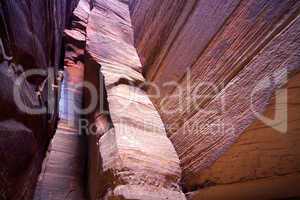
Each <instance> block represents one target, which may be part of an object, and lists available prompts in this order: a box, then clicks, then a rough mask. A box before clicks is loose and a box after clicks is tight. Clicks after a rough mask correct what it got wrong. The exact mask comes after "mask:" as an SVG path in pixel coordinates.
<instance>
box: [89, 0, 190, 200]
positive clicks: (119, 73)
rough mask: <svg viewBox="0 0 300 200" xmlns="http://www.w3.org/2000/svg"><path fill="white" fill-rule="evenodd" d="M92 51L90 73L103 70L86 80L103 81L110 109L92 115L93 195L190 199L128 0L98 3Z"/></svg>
mask: <svg viewBox="0 0 300 200" xmlns="http://www.w3.org/2000/svg"><path fill="white" fill-rule="evenodd" d="M86 51H87V54H88V55H87V59H88V61H87V62H86V68H87V71H89V70H90V69H89V68H92V69H97V68H98V71H99V74H96V75H94V76H93V74H92V73H95V70H91V71H90V74H86V78H87V80H89V79H91V80H94V81H95V80H96V81H98V85H99V87H100V88H102V90H100V93H99V95H101V96H102V97H105V98H104V99H106V102H102V103H103V104H104V105H103V106H102V108H104V109H102V110H100V107H99V108H97V111H95V115H93V116H92V117H91V120H92V122H96V127H97V132H96V134H97V136H89V137H93V138H99V139H98V141H97V140H96V141H95V140H94V141H93V140H89V141H91V142H92V143H93V144H92V145H94V148H93V149H92V151H91V152H90V155H91V154H94V153H95V154H94V155H93V156H92V157H91V158H92V159H93V160H98V162H97V165H99V166H95V165H90V166H94V169H93V170H98V171H96V173H94V175H91V176H90V177H94V176H98V177H96V178H95V177H94V179H93V180H92V181H94V182H90V186H91V185H94V186H93V187H94V188H92V189H91V190H90V196H91V197H92V199H145V200H146V199H149V200H150V199H151V200H152V199H185V196H184V194H183V193H182V192H181V189H180V187H179V180H180V177H181V169H180V167H179V159H178V156H177V154H176V152H175V149H174V147H173V145H172V144H171V142H170V140H169V139H168V138H167V136H166V132H165V129H164V126H163V123H162V121H161V119H160V116H159V114H158V112H157V111H156V109H155V107H154V106H153V104H152V102H151V101H150V99H149V98H148V96H147V94H146V92H145V91H144V90H143V83H144V78H143V76H142V66H141V63H140V60H139V57H138V55H137V52H136V49H135V47H134V45H133V29H132V26H131V20H130V14H129V8H128V4H127V3H126V2H123V1H118V0H105V1H104V0H95V1H93V9H92V10H91V13H90V17H89V22H88V27H87V47H86ZM97 76H98V77H99V78H97ZM93 77H94V78H93ZM99 79H100V80H102V81H101V82H99ZM105 111H109V112H105ZM95 142H97V143H96V144H95ZM91 162H93V161H91ZM94 162H96V161H94ZM98 163H99V164H98ZM95 168H96V169H95ZM95 185H97V187H95Z"/></svg>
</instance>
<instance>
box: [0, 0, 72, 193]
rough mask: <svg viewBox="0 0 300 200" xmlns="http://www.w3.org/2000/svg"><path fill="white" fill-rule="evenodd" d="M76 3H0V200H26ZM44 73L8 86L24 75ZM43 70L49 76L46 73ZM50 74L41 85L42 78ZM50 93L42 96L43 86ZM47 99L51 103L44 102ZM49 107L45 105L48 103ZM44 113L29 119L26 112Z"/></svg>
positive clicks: (50, 122)
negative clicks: (64, 34)
mask: <svg viewBox="0 0 300 200" xmlns="http://www.w3.org/2000/svg"><path fill="white" fill-rule="evenodd" d="M76 4H77V0H47V1H45V0H37V1H33V0H29V1H15V0H1V1H0V39H1V43H0V45H1V46H0V82H1V83H0V160H1V164H0V199H32V195H33V190H34V186H35V183H36V181H37V177H38V174H39V172H40V170H41V165H42V161H43V159H44V156H45V152H46V150H47V147H48V143H49V141H50V139H51V138H52V136H53V134H54V130H55V127H56V124H57V118H58V112H57V108H58V96H59V95H58V90H57V88H56V87H52V85H54V86H55V85H59V84H60V83H59V82H60V80H61V76H60V73H59V72H58V70H59V66H61V54H62V51H61V48H62V36H63V31H64V28H65V26H66V25H67V22H68V20H69V17H70V16H71V14H72V11H73V9H74V8H75V6H76ZM33 69H35V70H40V69H43V70H44V71H43V72H42V73H41V74H40V75H35V76H29V77H26V78H25V80H24V81H21V82H20V84H19V86H17V87H16V88H17V90H19V93H18V94H19V99H20V102H22V103H23V104H24V105H25V106H26V109H22V107H20V106H18V105H20V104H18V105H17V103H16V101H14V83H16V81H17V79H18V78H20V77H22V76H23V75H24V73H25V72H26V73H27V72H28V71H29V70H33ZM48 70H49V71H48ZM50 73H51V74H53V76H52V79H47V78H46V77H47V74H50ZM48 84H49V85H50V86H51V88H52V89H50V90H47V88H48V87H47V85H48ZM48 97H53V98H52V99H51V100H49V101H48ZM50 101H51V102H50ZM41 108H44V109H46V112H43V114H35V115H32V114H31V113H29V112H28V111H29V109H35V110H37V109H41Z"/></svg>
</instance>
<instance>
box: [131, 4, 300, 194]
mask: <svg viewBox="0 0 300 200" xmlns="http://www.w3.org/2000/svg"><path fill="white" fill-rule="evenodd" d="M173 2H174V4H173ZM225 2H226V3H224V2H220V1H206V0H198V1H185V2H184V5H182V4H180V1H166V2H164V3H161V4H159V3H157V1H147V2H145V1H139V0H135V1H132V2H131V6H130V8H131V16H132V21H133V25H134V29H135V36H136V37H135V45H136V47H137V49H138V52H139V55H140V57H141V59H142V61H143V64H144V68H145V69H144V70H145V76H146V77H147V79H148V80H149V81H151V82H152V84H155V85H156V87H154V86H151V87H149V89H148V94H149V95H150V96H151V100H152V102H154V104H155V106H156V107H157V108H158V110H159V111H160V114H161V116H162V119H163V122H164V123H165V126H166V128H167V133H168V135H169V136H170V139H171V141H172V142H173V144H174V146H175V149H176V151H177V153H178V154H179V157H180V160H181V166H182V168H183V172H184V173H183V181H184V184H187V186H188V188H187V189H188V190H193V189H194V187H195V188H197V187H202V186H203V185H205V181H206V180H207V181H208V182H209V181H211V182H216V183H217V184H221V183H224V182H222V181H225V179H226V180H227V181H228V182H227V183H229V182H230V181H233V182H234V181H241V180H250V179H256V178H260V177H269V176H274V175H276V174H277V173H279V174H280V173H283V174H285V173H288V171H290V170H291V171H290V172H292V173H293V172H295V171H297V170H299V169H298V167H295V166H296V165H297V164H295V163H294V162H295V161H296V160H297V159H298V156H297V155H298V154H297V153H295V154H296V155H293V156H292V157H290V156H289V153H287V154H282V157H281V156H279V157H280V158H278V157H277V158H270V159H274V160H273V161H271V162H272V163H273V162H275V163H277V162H279V163H280V162H281V161H279V160H280V159H289V158H291V160H293V163H294V164H288V165H287V166H285V164H279V166H283V165H284V167H283V168H285V167H286V168H289V169H279V168H278V169H276V170H277V171H280V172H275V171H276V170H275V169H272V170H267V169H268V168H270V167H271V166H268V163H267V162H266V163H262V164H261V165H262V166H261V167H260V170H258V169H257V167H255V166H254V168H255V170H254V169H253V170H254V171H255V172H250V170H247V169H245V168H244V169H243V170H242V172H241V174H240V175H238V173H239V172H236V174H235V172H234V169H229V168H231V166H232V162H233V159H236V157H235V156H234V155H238V154H239V153H241V152H243V151H242V149H241V148H239V149H238V150H232V149H233V148H234V147H232V149H230V150H229V151H234V152H235V154H234V153H231V154H228V155H230V156H233V158H232V159H229V158H228V156H224V157H223V158H221V159H222V160H220V161H218V162H217V163H216V164H215V167H212V168H211V169H208V172H204V173H203V174H202V173H201V172H203V170H204V169H206V168H207V167H209V166H211V165H212V164H213V163H214V161H216V160H217V159H218V158H219V157H220V156H221V155H223V154H224V153H225V152H226V150H228V149H229V147H230V146H231V145H232V144H233V143H235V142H236V140H237V139H238V137H239V136H240V135H241V134H242V133H244V132H245V136H242V137H247V135H249V137H253V139H254V140H255V141H254V143H255V144H256V142H258V141H259V138H260V134H259V130H257V132H256V131H254V130H253V131H252V133H248V130H247V131H246V128H247V127H249V126H250V125H251V124H252V123H253V122H254V121H255V120H256V118H257V114H259V113H262V112H264V111H265V109H266V107H267V105H268V104H269V103H270V98H271V96H272V95H273V94H274V92H275V90H277V89H278V88H280V87H281V86H282V85H283V84H285V78H286V74H288V77H291V76H293V75H294V74H296V73H297V72H298V71H299V66H300V65H299V63H300V60H299V56H298V55H299V51H300V45H299V41H300V40H299V36H298V35H299V34H298V32H299V28H300V24H299V22H300V21H299V20H300V18H299V8H300V4H299V2H298V1H294V0H291V1H289V0H288V1H279V0H278V1H277V0H275V1H256V0H253V1H252V0H250V1H244V0H241V1H234V0H232V1H225ZM190 4H191V5H190ZM146 11H147V12H146ZM178 12H180V14H179V16H178ZM174 13H177V14H176V15H174ZM216 13H218V14H217V15H216ZM171 16H174V18H172V17H171ZM168 18H172V20H169V19H168ZM165 21H167V23H165ZM160 22H164V23H160ZM160 36H162V37H163V39H162V40H160ZM170 81H173V82H171V83H170ZM174 82H175V83H177V84H174ZM255 113H256V114H255ZM289 126H292V125H291V124H289ZM292 127H293V126H292ZM273 129H274V127H273ZM292 129H293V128H292ZM296 129H297V128H296ZM270 130H272V129H271V128H270ZM289 130H290V129H288V132H289ZM250 135H251V136H250ZM266 137H270V140H273V139H274V140H276V139H275V138H274V137H277V136H274V135H269V136H266ZM278 137H279V136H278ZM287 137H288V138H289V136H287ZM296 137H297V136H295V135H294V136H291V138H293V139H283V138H284V136H282V139H283V140H288V141H290V140H294V139H295V140H296ZM242 140H243V139H241V141H242ZM296 141H297V140H296ZM275 143H280V142H279V139H278V140H276V142H275ZM296 143H297V144H298V142H296ZM256 145H257V146H259V147H260V146H261V145H263V144H256ZM278 145H279V144H278ZM294 145H295V144H293V145H291V146H294ZM270 146H272V144H271V145H270ZM291 146H290V145H285V146H282V151H288V152H293V151H294V150H295V149H293V148H292V149H293V150H291V151H289V150H287V149H290V148H291ZM295 146H297V145H295ZM245 148H246V147H245ZM249 148H250V147H249ZM266 148H267V147H266ZM270 148H271V147H270ZM246 152H247V153H248V150H246V149H245V156H242V157H244V158H246V157H247V155H248V154H247V153H246ZM270 152H271V150H270ZM295 152H298V151H295ZM274 153H275V151H274ZM251 156H253V157H254V158H253V159H252V160H259V159H260V157H259V156H258V155H251ZM265 156H267V155H265ZM267 157H268V156H267ZM225 159H229V160H228V171H227V172H226V173H229V175H228V176H230V177H227V175H226V174H223V167H225V168H226V166H227V165H226V164H224V163H223V162H225V161H224V160H225ZM266 159H267V158H266ZM249 162H250V161H249ZM218 163H219V164H218ZM220 163H222V164H220ZM226 163H227V161H226ZM236 163H237V165H238V163H243V164H245V161H243V160H242V158H241V159H240V160H238V159H237V160H236ZM250 163H251V162H250ZM223 164H224V165H223ZM241 165H242V164H241ZM249 165H252V164H249ZM271 165H274V164H271ZM217 166H218V167H217ZM249 168H251V167H249ZM274 168H275V167H274ZM290 168H292V169H290ZM218 170H219V171H218ZM247 172H249V173H250V174H249V175H246V173H247ZM256 172H257V173H258V174H260V175H258V174H255V173H256ZM230 173H231V174H230ZM233 174H235V175H233ZM262 174H268V175H262ZM211 176H212V177H211ZM215 176H216V177H215ZM231 176H232V177H231ZM230 179H231V180H230ZM229 180H230V181H229ZM225 182H226V181H225ZM196 199H197V198H196Z"/></svg>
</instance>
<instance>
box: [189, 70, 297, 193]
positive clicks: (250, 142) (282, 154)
mask: <svg viewBox="0 0 300 200" xmlns="http://www.w3.org/2000/svg"><path fill="white" fill-rule="evenodd" d="M299 86H300V74H297V75H296V76H294V77H292V78H291V79H290V80H289V81H288V83H287V85H286V86H284V87H283V88H282V89H280V90H278V91H277V93H279V94H280V95H282V94H283V93H284V92H285V89H287V91H286V92H287V99H285V100H284V99H283V100H281V101H280V104H279V105H278V102H276V99H275V95H274V96H272V98H271V101H270V104H269V105H268V106H267V109H266V111H265V112H264V116H265V117H268V118H270V119H273V118H274V116H276V112H278V111H281V112H282V114H283V113H284V112H285V111H284V110H285V109H287V116H286V117H284V118H282V120H281V121H279V122H275V121H274V126H275V128H276V126H277V127H278V126H280V125H282V124H284V123H286V122H287V132H286V133H281V132H280V131H278V130H276V129H274V128H272V127H269V126H267V125H266V124H264V123H263V122H261V121H260V120H256V121H255V122H254V123H253V124H252V125H251V126H250V127H248V128H247V129H246V130H245V131H244V133H243V134H242V135H241V137H240V138H239V139H238V140H237V142H236V143H235V144H233V145H232V147H231V148H230V149H229V150H228V151H227V152H226V153H225V154H224V155H223V156H221V157H220V158H219V159H218V160H217V161H216V162H215V163H214V164H213V165H212V166H211V167H209V168H207V169H205V170H203V171H202V172H201V173H200V174H199V175H198V176H195V177H193V178H191V179H189V181H188V182H187V184H186V187H187V188H189V190H195V188H201V187H208V186H215V185H230V184H231V186H229V187H233V188H234V187H235V184H236V183H239V182H249V181H250V182H251V181H252V180H254V179H268V178H270V177H274V178H275V179H276V178H277V177H281V176H287V175H289V176H291V177H292V176H295V177H298V176H299V172H300V147H299V139H300V135H299V131H298V129H299V120H300V119H299V109H300V107H299V102H300V90H299ZM277 101H278V99H277ZM285 101H287V102H285ZM285 103H287V104H286V105H287V107H286V108H285V107H284V104H285ZM297 174H298V175H297ZM282 185H283V184H282ZM288 185H289V186H288V187H289V190H292V191H299V185H298V184H295V185H293V184H288ZM237 188H238V187H237ZM282 191H284V190H283V188H282ZM285 193H286V195H287V196H289V195H291V196H292V194H293V193H291V192H287V191H286V192H285ZM298 195H300V194H298ZM275 197H276V196H274V198H275Z"/></svg>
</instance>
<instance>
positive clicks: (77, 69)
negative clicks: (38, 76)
mask: <svg viewBox="0 0 300 200" xmlns="http://www.w3.org/2000/svg"><path fill="white" fill-rule="evenodd" d="M89 10H90V6H89V3H88V1H85V0H80V2H79V4H78V6H77V7H76V9H75V10H74V13H73V16H72V19H71V25H70V27H69V28H68V29H67V30H65V39H64V41H65V58H64V64H65V66H64V68H65V73H64V74H65V75H64V81H63V84H62V93H61V99H60V109H59V113H60V121H59V123H58V129H57V130H56V133H55V136H54V138H53V139H52V141H51V144H50V147H49V149H48V153H47V157H46V158H45V160H44V163H43V170H42V172H41V174H40V176H39V180H38V183H37V187H36V190H35V195H34V200H45V199H46V200H47V199H49V200H50V199H57V200H60V199H72V200H83V199H86V197H85V193H84V189H85V187H84V177H85V160H86V143H85V137H84V135H83V134H81V130H80V129H79V127H78V125H79V120H80V117H81V116H80V114H79V113H78V111H77V110H76V108H77V109H80V108H81V107H82V98H83V89H82V83H83V79H84V54H85V52H84V49H85V27H86V25H87V19H88V13H89Z"/></svg>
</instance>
